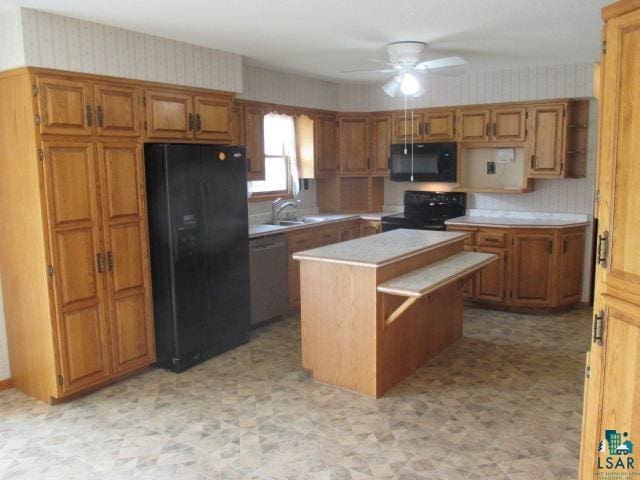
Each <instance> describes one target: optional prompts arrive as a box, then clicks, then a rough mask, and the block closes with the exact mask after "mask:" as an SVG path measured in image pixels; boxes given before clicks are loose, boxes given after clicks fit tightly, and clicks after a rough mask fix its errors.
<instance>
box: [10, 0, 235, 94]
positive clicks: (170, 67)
mask: <svg viewBox="0 0 640 480" xmlns="http://www.w3.org/2000/svg"><path fill="white" fill-rule="evenodd" d="M20 13H21V17H22V18H21V19H22V35H23V38H24V56H25V63H26V65H29V66H36V67H45V68H57V69H61V70H70V71H75V72H84V73H95V74H101V75H112V76H116V77H124V78H136V79H139V80H149V81H155V82H165V83H173V84H177V85H186V86H193V87H201V88H211V89H215V90H227V91H233V92H240V91H241V90H242V57H241V56H240V55H237V54H234V53H228V52H223V51H221V50H214V49H211V48H205V47H198V46H195V45H190V44H188V43H182V42H177V41H175V40H168V39H165V38H160V37H155V36H152V35H146V34H143V33H138V32H133V31H130V30H124V29H121V28H115V27H110V26H107V25H101V24H98V23H92V22H86V21H84V20H78V19H75V18H69V17H64V16H60V15H52V14H50V13H45V12H41V11H37V10H31V9H28V8H22V9H20Z"/></svg>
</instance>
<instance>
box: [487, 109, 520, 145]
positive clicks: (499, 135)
mask: <svg viewBox="0 0 640 480" xmlns="http://www.w3.org/2000/svg"><path fill="white" fill-rule="evenodd" d="M526 117H527V109H526V108H524V107H521V108H496V109H493V110H491V140H492V141H495V142H501V141H513V142H521V141H523V140H524V139H525V132H526Z"/></svg>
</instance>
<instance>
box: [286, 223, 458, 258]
mask: <svg viewBox="0 0 640 480" xmlns="http://www.w3.org/2000/svg"><path fill="white" fill-rule="evenodd" d="M467 235H468V234H466V233H459V232H436V231H429V230H407V229H398V230H392V231H390V232H385V233H379V234H378V235H371V236H368V237H363V238H356V239H355V240H349V241H347V242H341V243H334V244H332V245H327V246H325V247H320V248H314V249H311V250H306V251H304V252H298V253H295V254H294V255H293V258H294V259H296V260H315V261H319V262H331V263H346V264H351V265H362V266H367V267H380V266H382V265H386V264H389V263H393V262H394V261H397V260H399V259H400V258H404V257H409V256H412V255H415V254H417V253H421V252H424V251H426V250H431V249H434V248H438V247H441V246H444V245H447V244H449V243H452V242H455V241H459V240H461V239H463V238H465V237H466V236H467Z"/></svg>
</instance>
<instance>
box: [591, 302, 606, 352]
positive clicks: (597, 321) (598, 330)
mask: <svg viewBox="0 0 640 480" xmlns="http://www.w3.org/2000/svg"><path fill="white" fill-rule="evenodd" d="M603 324H604V311H603V310H600V311H599V312H598V313H597V314H596V315H595V316H594V319H593V343H597V344H598V345H602V334H603V331H604V325H603Z"/></svg>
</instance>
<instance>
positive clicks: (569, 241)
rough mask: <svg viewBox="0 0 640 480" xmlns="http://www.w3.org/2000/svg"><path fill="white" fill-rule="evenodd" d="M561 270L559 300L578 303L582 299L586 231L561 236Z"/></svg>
mask: <svg viewBox="0 0 640 480" xmlns="http://www.w3.org/2000/svg"><path fill="white" fill-rule="evenodd" d="M560 243H561V248H560V255H561V257H560V270H559V278H558V287H559V288H558V294H559V295H560V298H559V299H558V300H559V301H560V302H561V303H576V302H579V301H580V299H581V298H582V272H583V268H582V264H583V262H584V231H581V232H571V233H563V234H562V235H560Z"/></svg>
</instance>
